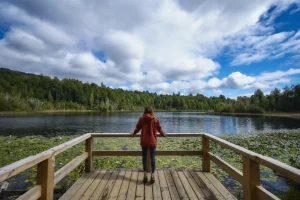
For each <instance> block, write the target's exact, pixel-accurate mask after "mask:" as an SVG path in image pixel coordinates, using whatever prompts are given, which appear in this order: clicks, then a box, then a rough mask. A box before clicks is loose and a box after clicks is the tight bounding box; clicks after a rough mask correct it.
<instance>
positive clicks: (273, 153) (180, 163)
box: [0, 130, 300, 199]
mask: <svg viewBox="0 0 300 200" xmlns="http://www.w3.org/2000/svg"><path fill="white" fill-rule="evenodd" d="M75 137H77V136H59V137H52V138H45V137H42V136H27V137H6V136H0V152H1V160H0V167H2V166H4V165H7V164H10V163H12V162H15V161H17V160H20V159H22V158H25V157H27V156H30V155H33V154H37V153H39V152H41V151H44V150H46V149H49V148H51V147H54V146H56V145H59V144H61V143H64V142H66V141H68V140H70V139H72V138H75ZM221 137H222V138H223V139H225V140H228V141H230V142H232V143H234V144H237V145H240V146H242V147H245V148H247V149H249V150H251V151H254V152H256V153H260V154H263V155H265V156H269V157H272V158H274V159H277V160H279V161H281V162H284V163H287V164H290V165H292V166H294V167H296V168H298V169H299V168H300V165H299V162H300V154H299V149H300V130H294V131H281V132H273V133H252V134H249V135H241V134H240V135H223V136H221ZM84 148H85V147H84V143H81V144H79V145H76V146H75V147H72V148H71V149H69V150H67V151H65V152H63V153H61V154H59V155H58V156H57V157H56V160H55V163H56V166H55V168H56V170H58V169H59V168H61V167H62V166H64V165H65V164H67V163H68V162H69V161H71V160H72V159H73V158H74V157H76V156H78V155H80V154H81V153H82V152H84ZM94 149H96V150H140V146H139V138H96V139H95V144H94ZM200 149H201V138H159V142H158V147H157V150H200ZM211 152H212V153H213V154H215V155H217V156H219V157H220V158H222V159H223V160H225V161H226V162H228V163H229V164H231V165H232V166H234V167H235V168H236V169H238V170H240V171H242V160H241V156H239V155H237V154H235V153H233V152H232V151H230V150H228V149H224V148H222V147H221V146H219V145H217V144H215V143H213V142H211ZM93 162H94V167H95V168H96V169H112V168H142V159H141V157H133V156H126V157H125V156H124V157H113V156H111V157H107V156H104V157H94V159H93ZM156 163H157V168H181V167H184V168H191V169H192V168H201V158H197V159H195V157H194V156H164V157H159V156H158V157H157V158H156ZM83 171H84V163H82V164H81V165H80V166H79V167H77V168H76V169H75V170H74V171H73V172H72V173H70V174H69V176H68V178H67V179H64V180H62V182H61V183H60V184H58V186H57V188H64V187H65V185H66V184H67V182H68V181H69V182H70V181H71V182H74V181H75V180H76V179H78V178H79V177H80V175H81V173H82V172H83ZM211 171H212V173H213V174H214V175H215V176H216V177H217V178H218V179H219V180H220V181H221V182H222V183H223V184H224V185H225V186H226V187H227V188H228V189H229V190H230V191H231V192H232V193H234V194H236V196H241V185H240V184H239V183H238V182H237V181H235V180H233V179H232V178H231V177H230V176H229V175H227V173H226V172H224V171H223V170H221V169H220V168H219V167H217V166H216V165H214V164H212V170H211ZM35 175H36V167H33V168H31V169H29V170H26V171H25V172H23V173H22V174H21V175H19V176H17V177H16V178H12V179H11V180H10V182H11V183H12V185H13V184H14V183H15V184H16V181H17V179H18V177H23V178H22V179H21V180H23V182H24V184H23V185H22V184H20V183H18V184H17V185H18V186H19V187H24V186H25V189H28V188H30V187H31V186H32V185H33V184H35ZM24 177H26V178H24ZM261 180H262V184H263V185H264V187H266V188H267V189H268V190H271V191H272V192H273V193H275V194H277V195H279V196H280V197H281V198H282V199H292V197H293V196H295V195H300V194H299V185H297V184H295V183H293V182H291V181H288V180H286V179H285V178H284V177H282V176H281V175H280V174H277V173H275V172H274V171H273V170H271V169H269V168H266V167H264V166H261ZM11 187H13V186H11ZM23 189H24V188H23ZM283 194H285V196H282V195H283Z"/></svg>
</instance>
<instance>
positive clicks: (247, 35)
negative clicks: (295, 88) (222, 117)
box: [0, 0, 300, 98]
mask: <svg viewBox="0 0 300 200" xmlns="http://www.w3.org/2000/svg"><path fill="white" fill-rule="evenodd" d="M299 61H300V0H252V1H249V0H189V1H186V0H151V1H150V0H143V1H142V0H115V1H112V0H111V1H108V0H103V1H100V0H98V1H97V0H89V1H86V0H64V1H61V0H26V1H23V0H0V67H2V68H8V69H12V70H18V71H22V72H27V73H35V74H43V75H47V76H51V77H55V76H56V77H58V78H60V79H63V78H75V79H79V80H81V81H83V82H89V83H96V84H98V85H100V84H101V83H104V84H105V85H106V86H109V87H112V88H123V89H126V90H139V91H146V90H147V91H150V92H157V93H158V94H172V93H176V94H177V93H178V92H180V94H182V95H188V94H191V93H192V94H197V93H201V94H204V95H205V96H219V95H220V94H223V95H225V96H226V97H229V98H236V97H237V96H244V95H246V96H249V95H251V94H253V93H254V91H255V90H257V89H261V90H262V91H263V92H264V93H265V94H268V93H270V91H272V90H273V89H274V88H275V87H277V88H283V87H285V86H291V85H293V84H294V85H295V84H299V83H300V62H299Z"/></svg>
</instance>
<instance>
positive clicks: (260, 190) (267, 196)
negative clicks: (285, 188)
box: [256, 186, 280, 200]
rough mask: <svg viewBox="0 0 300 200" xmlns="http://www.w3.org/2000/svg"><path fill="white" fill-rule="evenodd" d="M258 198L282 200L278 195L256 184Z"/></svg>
mask: <svg viewBox="0 0 300 200" xmlns="http://www.w3.org/2000/svg"><path fill="white" fill-rule="evenodd" d="M256 193H257V199H261V200H280V199H279V198H278V197H277V196H275V195H274V194H272V193H271V192H269V191H268V190H266V189H265V188H263V187H262V186H256Z"/></svg>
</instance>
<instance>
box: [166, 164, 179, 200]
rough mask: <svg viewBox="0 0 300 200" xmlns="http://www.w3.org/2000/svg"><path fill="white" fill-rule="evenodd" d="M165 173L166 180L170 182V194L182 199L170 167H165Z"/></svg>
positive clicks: (174, 197)
mask: <svg viewBox="0 0 300 200" xmlns="http://www.w3.org/2000/svg"><path fill="white" fill-rule="evenodd" d="M164 173H165V177H166V181H167V184H168V188H169V191H170V195H171V198H172V199H180V197H179V194H178V191H177V189H176V186H175V183H174V180H173V177H172V175H171V172H170V171H169V170H168V169H164Z"/></svg>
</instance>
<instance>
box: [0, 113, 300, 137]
mask: <svg viewBox="0 0 300 200" xmlns="http://www.w3.org/2000/svg"><path fill="white" fill-rule="evenodd" d="M140 116H141V112H119V113H96V112H92V113H63V114H59V113H54V114H43V115H42V114H39V115H29V116H10V117H3V116H2V117H0V135H15V136H25V135H43V136H48V137H51V136H57V135H73V134H84V133H87V132H99V133H114V132H115V133H129V132H132V131H133V130H134V128H135V125H136V123H137V120H138V118H139V117H140ZM156 116H157V117H158V118H159V120H160V122H161V124H162V127H163V129H164V130H165V131H166V132H167V133H168V132H174V133H199V132H206V133H211V134H216V135H218V134H239V133H241V134H245V133H249V132H253V131H271V130H274V129H296V128H300V119H294V118H284V117H266V116H234V115H227V116H226V115H211V114H205V113H200V112H157V113H156Z"/></svg>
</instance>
